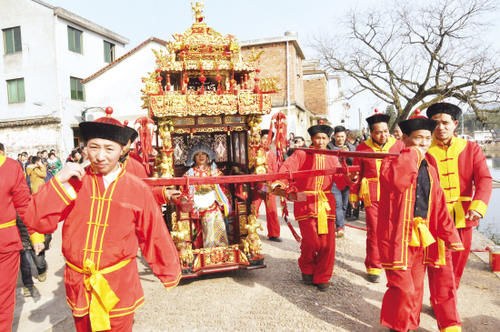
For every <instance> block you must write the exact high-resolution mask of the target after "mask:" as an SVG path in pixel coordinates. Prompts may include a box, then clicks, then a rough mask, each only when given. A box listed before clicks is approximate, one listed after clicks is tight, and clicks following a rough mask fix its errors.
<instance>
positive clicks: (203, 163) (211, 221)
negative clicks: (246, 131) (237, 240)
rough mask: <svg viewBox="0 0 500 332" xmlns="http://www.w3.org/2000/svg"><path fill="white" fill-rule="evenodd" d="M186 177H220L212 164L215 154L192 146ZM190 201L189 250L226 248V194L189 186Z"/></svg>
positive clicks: (209, 187)
mask: <svg viewBox="0 0 500 332" xmlns="http://www.w3.org/2000/svg"><path fill="white" fill-rule="evenodd" d="M186 165H187V166H188V167H190V168H189V170H188V171H187V172H186V173H185V174H186V175H188V176H196V177H205V176H221V175H223V173H222V172H221V171H220V170H219V169H218V168H217V166H216V164H215V153H214V152H213V151H212V150H211V149H210V148H209V147H207V146H205V145H196V146H194V147H193V148H192V149H191V151H190V152H189V153H188V159H187V163H186ZM189 194H190V197H191V198H192V200H193V209H192V211H191V221H192V230H193V231H192V242H193V248H195V249H196V248H213V247H222V246H227V245H228V236H227V232H226V220H225V217H227V216H228V215H229V213H230V210H231V206H230V203H229V202H230V201H229V198H228V197H229V192H228V191H227V189H226V188H225V187H224V186H222V185H218V184H209V185H190V186H189Z"/></svg>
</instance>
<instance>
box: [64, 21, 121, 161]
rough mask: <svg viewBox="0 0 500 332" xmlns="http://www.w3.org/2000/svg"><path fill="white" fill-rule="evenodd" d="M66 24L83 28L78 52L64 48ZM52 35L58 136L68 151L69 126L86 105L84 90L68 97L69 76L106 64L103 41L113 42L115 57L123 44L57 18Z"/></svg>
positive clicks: (70, 140) (70, 141) (83, 75)
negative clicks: (77, 96)
mask: <svg viewBox="0 0 500 332" xmlns="http://www.w3.org/2000/svg"><path fill="white" fill-rule="evenodd" d="M68 26H70V27H73V28H75V29H78V30H81V31H83V33H82V53H81V54H80V53H76V52H73V51H70V50H69V48H68ZM55 34H56V53H57V76H58V85H59V89H58V94H59V101H60V107H59V109H60V110H61V113H60V116H61V121H62V134H61V135H62V141H63V150H64V151H70V150H71V149H72V148H73V130H72V128H73V127H77V126H78V123H79V122H81V121H82V118H81V114H82V111H83V110H84V109H85V107H86V105H87V98H88V95H89V93H88V92H87V91H84V96H85V100H83V101H80V100H72V99H71V86H70V77H77V78H80V79H84V78H86V77H87V76H89V75H91V74H92V73H95V72H96V71H97V70H99V69H100V68H102V67H104V66H105V65H107V63H106V62H105V61H104V40H107V41H110V42H112V43H114V44H115V59H116V58H118V57H120V56H121V55H122V54H123V53H124V46H123V45H121V44H118V43H116V42H113V41H111V40H109V39H107V38H105V37H103V36H101V35H99V34H96V33H94V32H92V31H89V30H87V29H85V28H84V27H82V26H79V25H77V24H75V23H72V22H69V21H67V20H65V19H62V18H60V17H57V18H56V28H55ZM99 93H105V92H104V91H101V92H99Z"/></svg>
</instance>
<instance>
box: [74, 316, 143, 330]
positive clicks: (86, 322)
mask: <svg viewBox="0 0 500 332" xmlns="http://www.w3.org/2000/svg"><path fill="white" fill-rule="evenodd" d="M73 318H74V319H75V327H76V331H77V332H92V327H91V325H90V319H89V315H87V316H83V317H73ZM110 323H111V330H108V331H113V332H132V325H134V314H130V315H125V316H120V317H111V318H110Z"/></svg>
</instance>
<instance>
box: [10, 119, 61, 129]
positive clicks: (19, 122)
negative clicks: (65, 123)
mask: <svg viewBox="0 0 500 332" xmlns="http://www.w3.org/2000/svg"><path fill="white" fill-rule="evenodd" d="M60 123H61V119H60V118H56V117H34V118H24V119H10V120H3V121H0V128H15V127H26V126H37V125H48V124H60Z"/></svg>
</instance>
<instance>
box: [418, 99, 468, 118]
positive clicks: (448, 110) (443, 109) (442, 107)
mask: <svg viewBox="0 0 500 332" xmlns="http://www.w3.org/2000/svg"><path fill="white" fill-rule="evenodd" d="M439 113H445V114H449V115H451V117H452V118H453V120H457V119H458V118H460V115H461V114H462V110H461V109H460V107H458V106H457V105H453V104H450V103H445V102H442V103H435V104H432V105H431V106H429V108H427V116H428V117H429V118H432V117H433V116H434V115H436V114H439Z"/></svg>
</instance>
